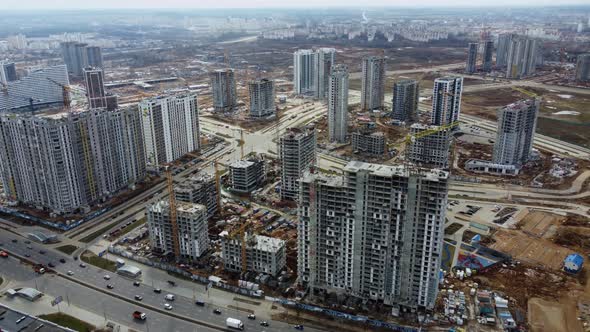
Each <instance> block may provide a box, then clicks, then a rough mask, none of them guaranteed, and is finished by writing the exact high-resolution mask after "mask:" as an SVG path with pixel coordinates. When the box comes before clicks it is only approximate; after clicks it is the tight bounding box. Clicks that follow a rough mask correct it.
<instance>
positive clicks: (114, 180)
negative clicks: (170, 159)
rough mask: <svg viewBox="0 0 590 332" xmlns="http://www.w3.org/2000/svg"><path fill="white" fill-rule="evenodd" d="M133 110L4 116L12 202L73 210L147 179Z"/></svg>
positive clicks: (2, 165)
mask: <svg viewBox="0 0 590 332" xmlns="http://www.w3.org/2000/svg"><path fill="white" fill-rule="evenodd" d="M140 122H141V118H140V116H139V114H138V112H137V111H136V110H135V109H131V108H125V109H118V110H116V111H107V110H106V109H104V108H100V109H93V110H90V111H78V110H71V111H70V112H68V113H65V112H64V113H60V114H52V115H39V116H31V115H2V116H0V172H1V173H0V175H1V177H2V184H3V187H4V191H5V193H6V196H7V197H9V198H10V199H11V200H13V201H17V202H20V203H22V204H26V205H30V206H33V207H35V208H38V209H44V210H47V211H50V212H53V213H56V214H68V213H74V212H77V211H80V210H84V209H86V208H88V207H90V206H93V205H95V204H96V203H99V202H102V201H104V200H106V199H108V198H110V197H112V196H113V195H115V194H117V193H118V192H119V191H121V190H124V189H127V188H129V187H132V186H133V185H134V184H136V183H138V182H141V181H143V179H144V178H145V175H146V169H145V154H144V147H143V144H142V135H141V123H140Z"/></svg>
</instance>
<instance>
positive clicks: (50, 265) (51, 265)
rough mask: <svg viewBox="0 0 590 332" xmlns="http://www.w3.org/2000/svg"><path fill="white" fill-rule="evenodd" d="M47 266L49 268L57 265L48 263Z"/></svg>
mask: <svg viewBox="0 0 590 332" xmlns="http://www.w3.org/2000/svg"><path fill="white" fill-rule="evenodd" d="M47 266H49V267H55V264H53V263H52V262H49V263H47Z"/></svg>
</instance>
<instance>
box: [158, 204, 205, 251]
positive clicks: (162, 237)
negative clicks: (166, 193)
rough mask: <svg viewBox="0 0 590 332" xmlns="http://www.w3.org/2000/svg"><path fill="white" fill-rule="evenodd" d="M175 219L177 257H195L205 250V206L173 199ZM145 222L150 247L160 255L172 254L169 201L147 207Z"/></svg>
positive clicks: (172, 243) (172, 241)
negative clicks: (147, 228) (176, 227)
mask: <svg viewBox="0 0 590 332" xmlns="http://www.w3.org/2000/svg"><path fill="white" fill-rule="evenodd" d="M176 220H177V224H178V234H176V236H178V241H179V247H180V258H181V260H185V261H192V260H197V259H198V258H199V257H201V256H202V255H203V254H204V253H205V252H206V251H207V250H209V230H208V225H207V208H206V207H205V206H204V205H201V204H194V203H185V202H176ZM147 223H148V227H149V230H150V231H149V233H150V242H151V246H152V250H153V251H155V252H158V253H161V254H164V255H169V254H172V255H173V254H174V240H173V232H172V229H173V228H172V223H171V222H170V204H169V202H168V201H167V200H163V201H159V202H157V203H155V204H152V205H151V206H148V207H147Z"/></svg>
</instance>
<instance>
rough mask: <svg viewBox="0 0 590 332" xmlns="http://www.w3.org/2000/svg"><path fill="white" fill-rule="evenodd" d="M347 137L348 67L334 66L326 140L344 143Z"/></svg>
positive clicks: (330, 87)
mask: <svg viewBox="0 0 590 332" xmlns="http://www.w3.org/2000/svg"><path fill="white" fill-rule="evenodd" d="M347 135H348V67H346V66H345V65H336V66H334V68H333V70H332V74H330V85H329V92H328V139H329V140H330V142H339V143H345V142H346V141H347Z"/></svg>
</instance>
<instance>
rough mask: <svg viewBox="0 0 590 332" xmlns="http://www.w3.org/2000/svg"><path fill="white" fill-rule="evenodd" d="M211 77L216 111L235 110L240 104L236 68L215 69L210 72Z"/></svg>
mask: <svg viewBox="0 0 590 332" xmlns="http://www.w3.org/2000/svg"><path fill="white" fill-rule="evenodd" d="M209 79H210V81H211V94H212V95H213V107H214V108H215V112H233V111H234V110H235V109H236V107H237V106H238V95H237V93H236V78H235V76H234V70H233V69H229V68H228V69H217V70H214V71H212V72H210V73H209Z"/></svg>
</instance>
